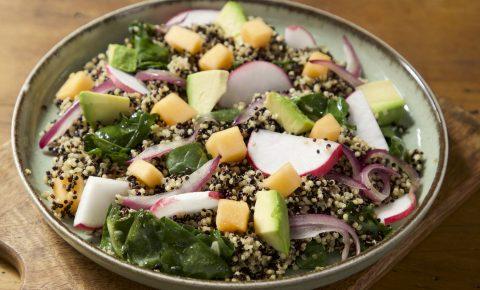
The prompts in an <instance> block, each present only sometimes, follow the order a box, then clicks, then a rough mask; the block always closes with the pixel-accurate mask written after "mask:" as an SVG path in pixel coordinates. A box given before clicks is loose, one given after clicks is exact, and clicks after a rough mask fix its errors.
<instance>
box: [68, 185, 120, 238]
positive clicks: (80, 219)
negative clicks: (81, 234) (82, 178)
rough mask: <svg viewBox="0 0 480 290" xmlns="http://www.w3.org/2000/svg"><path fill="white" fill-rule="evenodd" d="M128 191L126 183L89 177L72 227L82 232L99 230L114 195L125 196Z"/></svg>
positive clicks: (113, 199)
mask: <svg viewBox="0 0 480 290" xmlns="http://www.w3.org/2000/svg"><path fill="white" fill-rule="evenodd" d="M128 189H129V184H128V182H127V181H121V180H114V179H108V178H101V177H96V176H90V177H89V178H88V179H87V182H86V184H85V188H84V189H83V193H82V197H81V199H80V203H79V204H78V209H77V213H76V214H75V220H74V221H73V226H74V227H76V228H79V229H83V230H94V229H98V228H101V227H102V226H103V223H104V222H105V218H106V217H107V211H108V207H109V206H110V204H112V202H114V201H115V197H116V195H126V194H127V192H128Z"/></svg>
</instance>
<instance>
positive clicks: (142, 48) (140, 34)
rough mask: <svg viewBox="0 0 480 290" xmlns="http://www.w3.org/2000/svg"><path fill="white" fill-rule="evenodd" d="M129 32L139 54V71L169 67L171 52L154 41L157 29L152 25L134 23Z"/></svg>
mask: <svg viewBox="0 0 480 290" xmlns="http://www.w3.org/2000/svg"><path fill="white" fill-rule="evenodd" d="M128 30H129V31H130V33H131V35H132V37H131V41H132V44H133V47H134V48H135V51H136V53H137V61H138V63H137V67H138V68H139V69H147V68H165V67H167V65H168V62H169V54H170V53H169V50H168V48H167V47H164V46H162V45H159V44H157V43H155V42H154V41H153V40H152V39H153V37H154V36H155V35H156V30H155V27H154V26H153V25H152V24H148V23H142V22H134V23H132V24H131V25H130V26H129V28H128Z"/></svg>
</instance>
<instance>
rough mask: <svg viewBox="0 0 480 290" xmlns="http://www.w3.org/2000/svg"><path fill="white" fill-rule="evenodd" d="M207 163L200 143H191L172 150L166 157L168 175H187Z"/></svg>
mask: <svg viewBox="0 0 480 290" xmlns="http://www.w3.org/2000/svg"><path fill="white" fill-rule="evenodd" d="M207 161H208V157H207V154H206V153H205V151H204V150H203V146H202V145H201V144H200V143H196V142H195V143H191V144H187V145H184V146H182V147H178V148H175V149H173V150H172V151H171V152H170V153H168V156H167V169H168V171H169V172H170V174H189V173H192V172H193V171H195V170H197V169H198V168H200V166H202V165H203V164H205V162H207Z"/></svg>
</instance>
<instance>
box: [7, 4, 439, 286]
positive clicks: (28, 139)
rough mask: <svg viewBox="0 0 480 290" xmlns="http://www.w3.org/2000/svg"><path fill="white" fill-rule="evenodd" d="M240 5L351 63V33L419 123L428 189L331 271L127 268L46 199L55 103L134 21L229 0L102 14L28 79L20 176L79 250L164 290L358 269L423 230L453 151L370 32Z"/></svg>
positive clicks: (417, 82) (290, 9)
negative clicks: (347, 48)
mask: <svg viewBox="0 0 480 290" xmlns="http://www.w3.org/2000/svg"><path fill="white" fill-rule="evenodd" d="M240 2H242V4H243V6H244V8H245V11H246V13H247V14H248V15H257V16H261V17H263V18H265V19H266V20H267V22H268V23H271V24H273V25H274V26H275V27H276V28H277V29H278V31H280V32H282V31H283V28H284V27H285V26H287V25H292V24H296V25H303V26H305V27H307V28H308V29H309V30H310V31H311V32H312V33H313V35H314V36H315V38H316V40H317V42H318V43H319V44H321V45H325V46H327V47H328V48H329V49H330V51H331V52H332V54H333V55H334V56H335V57H337V58H338V59H340V60H342V59H344V54H343V51H342V46H341V36H342V35H347V36H348V37H349V38H350V40H351V42H352V43H353V45H354V46H355V48H356V50H357V52H358V54H359V57H360V60H361V62H362V65H363V68H364V72H365V74H366V76H367V77H368V79H370V80H381V79H386V78H388V79H391V80H392V81H393V82H394V83H395V84H396V86H397V87H398V88H399V90H400V92H401V94H402V95H403V96H404V97H405V99H406V102H407V104H408V107H409V108H410V114H411V116H412V118H413V120H414V121H415V124H414V126H413V127H412V128H411V129H410V130H409V132H408V134H407V135H406V136H405V137H404V140H405V142H406V144H407V146H408V148H420V149H421V150H423V151H424V152H425V157H426V164H425V172H424V176H423V178H422V183H423V186H422V188H421V190H420V191H419V192H418V193H417V196H418V200H419V206H418V207H417V209H416V211H415V212H414V213H413V214H411V215H410V216H409V217H408V218H407V219H405V220H404V221H403V223H402V224H401V225H398V226H397V227H396V231H395V232H394V234H392V235H391V236H389V237H388V238H387V239H386V240H384V241H382V242H381V243H379V244H378V245H377V246H375V247H372V248H370V249H369V250H367V251H365V252H362V253H361V254H360V255H359V256H356V257H352V258H350V259H348V260H347V261H345V262H343V263H339V264H336V265H332V266H329V267H327V268H326V269H324V270H323V271H312V272H309V273H306V274H301V275H300V274H298V275H293V276H288V277H286V278H283V279H278V280H275V281H255V282H243V283H228V282H223V281H206V280H197V279H190V278H185V277H178V276H171V275H166V274H162V273H157V272H154V271H151V270H146V269H142V268H139V267H137V266H133V265H130V264H127V263H126V262H123V261H121V260H118V259H117V258H114V257H112V256H109V255H107V254H105V253H104V252H102V251H100V250H99V249H98V248H97V247H96V246H95V245H94V244H93V243H92V242H91V237H89V236H87V235H85V234H84V233H82V232H80V231H77V230H75V229H74V228H73V227H72V222H71V221H70V220H63V221H60V220H58V219H56V218H55V217H54V216H53V215H52V214H51V213H50V211H49V209H48V204H46V201H45V200H43V199H42V198H41V197H40V194H41V193H42V192H43V191H45V190H48V188H47V186H46V185H45V184H44V183H43V176H44V173H45V171H46V170H47V169H48V168H49V167H50V166H51V164H52V161H51V158H52V157H51V156H47V155H46V154H44V153H43V152H42V151H41V150H40V149H39V148H38V145H37V144H38V140H39V133H40V132H41V130H42V128H44V127H45V125H46V124H47V123H48V122H49V121H51V120H53V119H54V118H55V113H56V108H55V106H53V105H52V99H53V97H54V95H55V92H56V91H57V90H58V88H59V87H60V85H61V84H62V83H63V82H64V81H65V79H66V78H67V76H68V74H69V73H70V72H72V71H75V70H79V69H80V68H81V67H82V66H83V64H84V63H85V62H87V61H88V60H90V59H91V58H92V57H94V56H96V55H97V54H98V53H99V52H101V51H105V49H106V47H107V45H108V44H109V43H112V42H121V41H122V40H123V38H124V37H125V36H126V34H127V26H128V24H129V23H131V22H132V21H134V20H137V19H141V20H144V21H148V22H153V23H162V22H165V20H167V19H168V18H170V17H171V16H173V15H174V14H176V13H177V12H180V11H182V10H186V9H192V8H215V9H218V8H220V7H221V6H222V5H223V3H224V1H220V0H215V1H188V0H179V1H173V0H165V1H151V2H145V3H140V4H136V5H132V6H129V7H125V8H123V9H120V10H117V11H114V12H112V13H109V14H107V15H105V16H103V17H100V18H98V19H96V20H94V21H92V22H90V23H88V24H87V25H85V26H83V27H81V28H79V29H77V30H76V31H74V32H73V33H71V34H70V35H68V36H67V37H66V38H64V39H63V40H62V41H61V42H59V43H58V44H57V45H55V46H54V47H53V48H52V49H51V50H50V51H49V52H48V53H47V54H46V55H45V56H44V57H43V58H42V59H41V60H40V62H39V63H38V64H37V66H36V67H35V68H34V69H33V71H32V72H31V74H30V76H29V77H28V79H27V80H26V81H25V84H24V85H23V87H22V89H21V91H20V94H19V96H18V99H17V103H16V106H15V112H14V116H13V126H12V140H13V142H12V144H13V151H14V156H15V162H16V166H17V169H18V172H19V174H20V176H21V178H22V180H23V182H24V184H25V186H26V188H27V189H28V192H29V194H30V196H31V197H32V200H33V201H34V203H35V205H36V206H37V207H38V209H39V211H40V212H41V213H42V215H43V217H44V218H45V220H46V222H47V223H48V224H49V225H50V226H51V227H52V228H53V229H54V230H55V231H56V232H57V233H58V234H59V235H60V236H62V238H64V239H65V240H66V241H67V242H68V243H69V244H70V245H72V246H73V247H74V248H75V249H77V250H78V251H79V252H81V253H82V254H84V255H85V256H87V257H88V258H90V259H91V260H93V261H95V262H96V263H98V264H100V265H101V266H103V267H105V268H107V269H109V270H111V271H114V272H116V273H118V274H120V275H122V276H124V277H127V278H129V279H132V280H135V281H138V282H140V283H143V284H146V285H149V286H152V287H157V288H163V289H186V288H195V289H207V288H208V289H267V288H268V289H280V288H281V289H312V288H315V287H318V286H322V285H326V284H329V283H332V282H335V281H338V280H340V279H343V278H345V277H347V276H349V275H351V274H353V273H355V272H358V271H360V270H362V269H364V268H365V267H367V266H369V265H371V264H372V263H374V262H376V261H377V260H379V259H382V257H384V256H385V255H387V254H388V253H389V252H390V251H391V250H393V249H394V248H396V247H399V246H401V242H402V240H403V239H406V238H407V237H408V236H409V234H410V233H411V232H412V231H414V230H415V227H416V225H417V224H418V222H419V221H420V220H421V219H422V218H423V217H424V216H425V214H426V213H427V211H428V209H429V208H430V206H431V205H432V203H433V201H434V199H435V197H436V196H437V193H438V191H439V188H440V185H441V183H442V180H443V176H444V173H445V169H446V162H447V154H448V143H447V142H448V141H447V132H446V126H445V121H444V119H443V116H442V113H441V111H440V107H439V105H438V103H437V101H436V100H435V96H434V95H433V93H432V91H431V90H430V88H429V87H428V86H427V84H426V83H425V81H424V80H423V79H422V78H421V77H420V75H419V74H418V73H417V72H416V71H415V69H414V68H413V67H412V66H411V65H410V64H409V63H408V62H407V61H406V60H405V59H404V58H403V57H402V56H400V55H399V54H398V53H397V52H396V51H394V50H393V49H392V48H390V47H389V46H388V45H387V44H385V43H384V42H382V41H381V40H379V39H378V38H376V37H375V36H373V35H372V34H370V33H368V32H367V31H365V30H363V29H362V28H360V27H358V26H355V25H354V24H352V23H350V22H348V21H346V20H344V19H341V18H339V17H337V16H334V15H332V14H329V13H327V12H325V11H321V10H318V9H314V8H311V7H308V6H304V5H300V4H295V3H291V2H285V1H276V0H263V1H252V0H245V1H240ZM43 105H44V106H43ZM42 107H43V109H42ZM45 107H46V109H45ZM25 168H30V169H32V172H33V174H31V175H28V176H27V175H25V174H24V169H25Z"/></svg>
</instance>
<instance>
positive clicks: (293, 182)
mask: <svg viewBox="0 0 480 290" xmlns="http://www.w3.org/2000/svg"><path fill="white" fill-rule="evenodd" d="M301 184H302V178H301V177H300V175H298V173H297V171H295V168H294V167H293V165H292V164H291V163H290V162H288V163H286V164H285V165H283V166H282V167H280V168H279V169H278V170H277V171H276V172H275V173H273V174H272V175H270V176H269V177H268V178H267V179H265V180H264V181H263V186H264V187H268V188H269V189H274V190H276V191H278V192H279V193H280V194H281V195H282V196H283V197H288V196H290V195H291V194H292V193H293V192H294V191H295V189H297V188H298V187H300V185H301Z"/></svg>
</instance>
